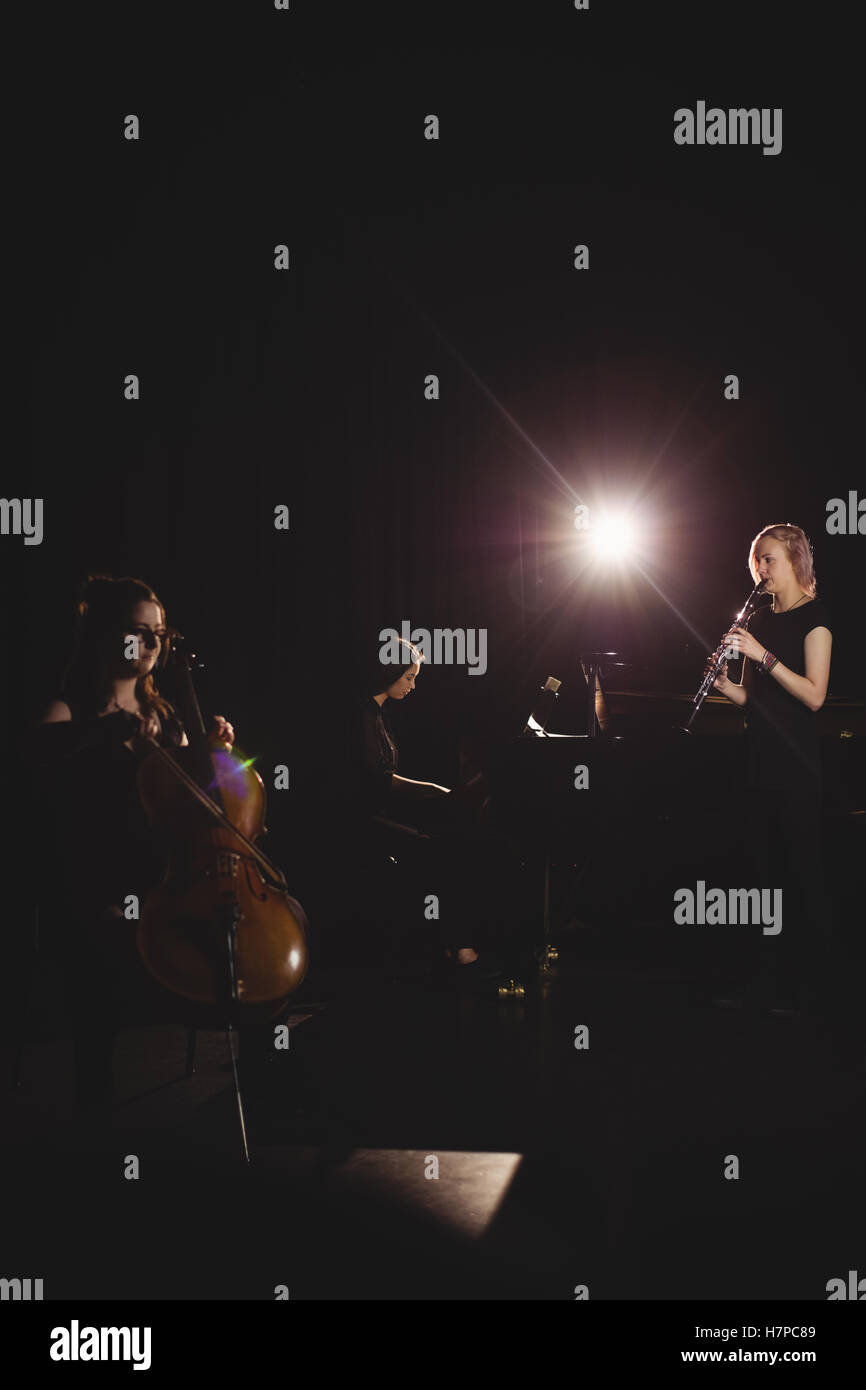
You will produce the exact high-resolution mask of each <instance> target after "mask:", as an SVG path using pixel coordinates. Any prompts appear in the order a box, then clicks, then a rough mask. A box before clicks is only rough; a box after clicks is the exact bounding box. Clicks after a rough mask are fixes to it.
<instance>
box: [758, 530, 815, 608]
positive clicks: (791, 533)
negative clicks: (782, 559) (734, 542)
mask: <svg viewBox="0 0 866 1390" xmlns="http://www.w3.org/2000/svg"><path fill="white" fill-rule="evenodd" d="M767 536H769V537H770V538H771V540H774V541H781V542H782V545H783V546H784V547H785V554H786V555H787V557H788V560H789V562H790V565H791V568H792V569H793V571H794V578H795V579H796V581H797V583H798V584H799V586H800V588H801V589H805V591H806V593H807V594H808V595H809V597H810V598H814V597H815V591H816V589H817V587H818V584H817V580H816V578H815V565H814V563H813V560H812V546H811V545H810V543H809V537H808V536H807V535H806V532H805V531H804V530H803V529H802V528H801V527H799V526H791V525H783V524H782V523H779V524H777V525H775V526H765V527H764V529H763V531H759V532H758V534H757V536H756V537H755V539H754V540H753V541H752V548H751V550H750V551H749V571H750V573H751V575H752V578H753V579H754V581H755V583H756V584H757V583H758V565H757V561H756V558H755V557H756V555H757V551H758V546H759V545H760V543H761V541H762V540H764V539H765V538H766V537H767Z"/></svg>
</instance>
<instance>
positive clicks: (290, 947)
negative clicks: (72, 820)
mask: <svg viewBox="0 0 866 1390" xmlns="http://www.w3.org/2000/svg"><path fill="white" fill-rule="evenodd" d="M172 637H173V641H172V653H173V661H174V665H175V670H176V676H177V683H178V707H179V709H180V713H181V716H182V718H183V721H184V724H185V726H186V729H187V736H188V739H189V746H188V747H186V748H173V749H170V750H169V749H166V748H163V747H161V746H160V745H159V744H158V743H156V742H155V740H152V739H149V740H148V743H149V744H150V748H149V750H148V753H147V756H145V757H144V758H143V759H142V762H141V765H140V767H139V771H138V791H139V795H140V798H141V802H142V805H143V807H144V810H145V813H146V815H147V817H148V819H149V821H150V823H151V825H152V826H153V827H154V829H155V830H156V831H157V832H159V833H160V835H161V836H162V838H164V839H166V840H167V841H168V860H167V866H166V870H165V874H164V877H163V879H162V882H161V883H160V884H158V885H157V887H156V888H155V889H153V890H152V891H151V892H150V893H149V894H148V895H147V897H146V898H145V900H144V902H143V904H142V910H141V917H140V919H139V923H138V928H137V934H136V941H137V946H138V952H139V955H140V956H141V959H142V962H143V964H144V966H145V968H146V969H147V970H148V972H149V973H150V974H151V975H152V976H153V977H154V978H155V979H156V980H157V981H158V983H159V984H161V985H162V986H163V987H164V988H166V989H168V990H169V991H170V992H171V993H173V994H175V995H180V996H181V997H182V998H184V999H187V1000H190V1001H192V1002H194V1003H195V1004H199V1005H201V1004H204V1005H216V1006H219V1007H220V1011H221V1014H222V1015H223V1017H224V1018H226V1019H227V1020H228V1021H229V1022H231V1021H232V1020H237V1019H239V1018H241V1017H242V1016H244V1015H246V1016H247V1017H249V1016H250V1010H252V1011H253V1012H259V1013H260V1012H261V1011H262V1009H264V1011H265V1012H266V1013H270V1014H273V1013H274V1012H276V1011H277V1010H278V1009H279V1008H280V1007H281V1006H282V1005H283V1004H284V1002H285V1000H286V999H287V998H288V996H289V995H290V994H292V993H293V992H294V990H296V989H297V988H298V986H299V985H300V984H301V982H302V980H303V979H304V976H305V974H306V972H307V966H308V952H307V939H306V930H305V920H306V919H305V916H304V912H303V909H302V908H301V906H300V904H299V903H298V902H297V901H296V900H295V899H294V898H292V897H291V896H290V895H289V891H288V884H287V882H286V879H285V876H284V874H283V872H282V870H281V869H279V868H278V867H277V866H276V865H275V864H274V863H273V862H272V861H271V860H270V859H269V858H268V856H267V855H265V854H264V853H263V852H262V851H261V850H260V849H259V848H258V846H257V845H256V844H255V840H256V839H257V838H258V837H259V836H260V835H261V834H263V833H264V832H265V824H264V814H265V788H264V783H263V782H262V779H261V777H260V776H259V774H258V773H257V772H256V771H255V769H254V768H253V767H252V765H251V763H250V762H249V761H248V760H245V759H244V758H243V757H242V756H241V755H240V753H239V751H237V750H235V749H233V748H232V746H231V745H230V744H228V743H226V742H217V741H214V740H210V741H209V740H208V737H207V734H206V730H205V725H204V721H203V720H202V716H201V710H200V708H199V704H198V699H197V697H196V692H195V687H194V685H193V681H192V666H193V663H194V661H195V656H194V654H193V653H191V652H189V651H188V649H187V648H186V646H185V644H184V639H183V637H182V636H181V634H180V633H173V634H172ZM254 1006H260V1008H259V1009H258V1010H256V1009H255V1007H254Z"/></svg>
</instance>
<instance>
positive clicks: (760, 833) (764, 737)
mask: <svg viewBox="0 0 866 1390" xmlns="http://www.w3.org/2000/svg"><path fill="white" fill-rule="evenodd" d="M817 627H825V628H827V629H828V631H830V632H832V619H831V617H830V614H829V613H828V611H827V608H826V605H825V604H823V603H822V602H820V601H819V600H817V599H812V600H810V602H808V603H804V604H801V605H799V606H798V607H796V608H791V609H788V611H787V612H785V613H774V612H773V611H772V609H769V608H765V609H760V610H759V611H758V612H757V613H756V614H755V616H754V618H753V619H752V621H751V622H750V624H749V631H750V632H751V633H752V635H753V636H754V637H755V638H756V640H757V641H758V642H760V644H761V646H762V647H766V648H768V649H769V650H770V651H771V652H772V653H773V655H774V656H777V657H778V658H779V661H780V662H781V663H782V665H784V666H787V667H788V669H789V670H790V671H794V672H795V673H796V674H797V675H799V676H804V675H805V674H806V668H805V656H804V642H805V640H806V637H807V635H808V634H809V633H810V632H812V631H813V630H814V629H815V628H817ZM747 660H749V658H747ZM759 664H760V663H757V662H752V663H751V666H752V669H751V670H750V672H749V684H748V699H747V702H746V704H745V706H744V723H745V729H746V738H747V741H748V760H747V781H746V808H745V816H744V824H745V826H746V828H747V833H748V844H749V851H750V855H749V859H750V863H751V873H752V875H753V881H752V882H753V886H757V887H760V888H766V889H769V890H771V891H772V890H774V889H776V888H781V890H782V930H781V931H780V932H779V933H778V935H776V936H772V935H766V936H764V935H763V934H762V938H761V951H760V956H761V963H762V967H763V970H764V973H765V975H766V976H767V977H768V979H769V983H770V987H771V990H772V991H773V992H775V993H776V994H777V995H782V996H784V997H785V998H791V997H794V999H795V1000H796V998H797V996H798V995H802V993H803V988H804V986H805V985H806V984H807V983H808V982H810V981H814V980H815V979H816V978H818V977H820V975H821V973H822V971H823V969H824V967H825V965H826V963H827V951H828V944H829V940H828V934H829V926H828V920H827V912H826V907H825V902H824V889H823V871H822V853H821V797H822V792H821V759H820V743H819V738H818V724H817V717H816V714H815V712H814V711H813V710H810V709H809V708H808V707H807V706H806V705H804V704H803V703H802V701H800V700H797V699H795V698H794V696H793V695H790V694H789V693H788V691H786V690H785V689H784V688H783V687H782V686H781V685H780V684H779V681H778V680H777V679H776V678H775V677H774V676H773V674H772V673H769V674H768V673H766V672H763V671H760V670H758V669H757V668H758V666H759Z"/></svg>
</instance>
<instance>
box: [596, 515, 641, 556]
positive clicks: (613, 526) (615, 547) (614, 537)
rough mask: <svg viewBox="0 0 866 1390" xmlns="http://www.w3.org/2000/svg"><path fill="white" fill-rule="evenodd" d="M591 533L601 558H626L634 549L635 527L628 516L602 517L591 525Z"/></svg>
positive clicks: (597, 554)
mask: <svg viewBox="0 0 866 1390" xmlns="http://www.w3.org/2000/svg"><path fill="white" fill-rule="evenodd" d="M589 534H590V539H591V541H592V547H593V550H594V551H595V554H596V556H597V557H598V558H599V559H600V560H607V561H616V560H625V559H627V558H628V557H629V556H630V555H631V554H632V552H633V551H634V548H635V528H634V524H633V523H632V522H631V521H630V520H629V518H628V517H627V516H608V517H602V519H601V520H600V521H598V522H597V523H595V524H594V525H592V526H590V528H589Z"/></svg>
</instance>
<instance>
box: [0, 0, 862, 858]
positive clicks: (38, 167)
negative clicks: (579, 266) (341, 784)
mask: <svg viewBox="0 0 866 1390" xmlns="http://www.w3.org/2000/svg"><path fill="white" fill-rule="evenodd" d="M409 10H410V7H407V6H403V7H400V8H397V9H393V10H388V9H387V8H383V7H380V6H377V7H374V8H371V9H368V8H366V7H359V6H345V7H343V6H339V7H335V6H329V5H326V4H316V5H312V4H308V5H305V4H303V3H299V0H293V4H292V9H291V11H290V12H289V13H287V14H286V13H277V12H275V11H274V10H273V9H272V7H270V6H268V5H265V4H260V5H250V6H246V7H243V8H238V7H232V8H229V9H227V10H225V11H222V10H220V9H219V8H214V7H211V6H208V7H205V8H204V9H201V7H198V6H190V7H187V8H184V7H180V8H179V9H178V8H177V7H175V9H174V10H165V11H163V10H161V9H159V8H158V7H157V8H154V7H148V10H147V13H146V14H142V13H139V12H137V11H136V12H133V11H129V12H126V11H125V10H120V9H115V10H114V11H111V12H106V14H107V17H106V18H105V19H102V18H98V17H97V16H96V15H95V14H94V13H92V12H91V13H90V14H88V15H87V16H84V17H82V16H80V15H77V16H74V17H73V16H70V15H69V14H68V13H65V14H61V13H60V12H59V11H58V13H57V14H56V15H55V14H53V13H52V12H51V11H50V10H49V11H48V12H47V13H45V14H44V15H43V17H42V19H40V21H39V29H38V32H36V31H35V29H34V30H31V31H30V32H28V33H26V34H25V33H24V32H23V31H22V32H21V35H20V39H19V40H18V42H17V46H16V45H13V53H14V55H15V56H14V66H16V67H17V69H18V72H19V77H20V81H19V84H18V88H17V92H16V103H15V119H14V124H13V126H12V127H11V134H12V140H11V142H10V143H11V152H10V158H9V162H8V164H7V189H8V191H9V193H10V194H11V197H10V201H9V206H10V208H11V209H12V211H13V213H14V222H15V225H16V227H17V229H18V231H19V232H20V245H19V246H18V248H17V251H16V260H15V263H14V278H15V280H16V281H17V282H18V285H19V287H20V288H21V289H22V290H23V292H24V293H23V312H22V314H21V316H20V320H18V321H15V323H14V330H13V331H14V346H15V349H16V355H17V356H18V359H19V361H20V362H21V363H22V364H23V366H24V369H25V375H26V378H27V380H26V383H25V386H24V388H23V390H22V394H21V396H20V399H18V401H17V402H15V401H13V403H12V412H13V414H14V415H15V416H23V417H24V420H25V423H26V427H27V437H28V439H27V446H26V451H24V452H20V453H19V452H17V450H16V451H13V452H10V454H8V455H7V460H6V467H5V469H4V486H3V491H4V494H5V495H7V496H41V497H43V498H44V505H45V536H44V541H43V543H42V545H41V546H39V547H25V546H24V545H23V543H22V540H21V539H20V538H16V537H3V538H2V540H0V558H2V563H3V567H4V580H5V590H4V591H5V593H6V603H5V605H4V607H5V612H4V619H5V622H6V624H7V636H6V642H5V650H6V651H7V652H8V653H10V655H11V660H10V661H9V662H8V663H7V665H6V676H5V691H4V694H5V698H6V700H7V704H8V713H7V716H6V717H7V727H9V726H11V727H13V728H15V729H16V730H19V729H21V728H23V727H24V726H25V725H26V721H27V720H28V719H29V718H30V717H31V716H32V713H33V711H34V709H35V708H37V707H38V704H39V701H40V700H41V699H42V698H43V697H47V696H50V695H51V694H53V693H54V692H55V690H56V687H57V680H58V677H59V672H60V670H61V668H62V665H63V660H64V658H65V656H66V653H67V650H68V644H69V637H70V620H71V613H72V610H73V607H74V602H75V588H76V584H77V583H78V582H79V581H80V580H81V579H82V578H83V577H84V576H85V575H86V574H87V572H88V571H96V572H99V571H108V572H110V573H114V574H133V575H136V576H140V577H142V578H144V579H145V580H146V581H147V582H149V583H150V584H151V585H152V586H153V587H154V589H155V590H156V592H157V593H158V594H159V595H160V597H161V598H162V600H163V602H164V603H165V604H166V607H167V611H168V617H169V621H170V622H173V623H175V624H177V625H178V626H179V627H181V628H182V629H183V630H184V631H185V632H186V633H187V635H188V636H189V637H190V638H191V640H192V641H193V644H194V645H195V647H196V648H197V649H198V651H199V653H200V655H201V657H202V659H203V660H204V661H205V663H206V668H205V670H203V671H202V672H201V674H200V691H201V698H202V704H203V706H204V707H205V708H206V710H208V711H211V712H214V711H217V712H220V713H223V714H227V715H228V716H229V717H230V718H231V719H232V720H233V722H234V724H235V727H236V730H237V734H238V739H239V741H240V743H241V744H242V745H243V746H244V748H245V749H246V750H247V751H248V752H249V753H251V754H253V755H255V756H257V757H258V759H259V763H258V765H259V766H260V767H261V768H262V770H263V772H264V773H265V777H266V781H267V780H268V770H269V769H270V768H271V767H272V766H273V764H275V763H286V764H287V765H288V766H289V767H290V769H291V775H292V792H291V793H289V794H284V798H285V799H284V800H283V801H282V802H280V797H279V795H278V794H277V793H272V795H271V802H272V809H271V820H272V824H274V825H275V826H276V828H277V831H278V833H282V831H285V832H286V834H288V832H289V829H290V825H291V823H292V820H293V818H294V817H295V816H298V815H302V814H303V806H304V800H305V796H306V794H307V792H308V791H309V789H310V788H311V787H312V786H313V785H314V783H315V781H316V778H317V777H318V775H319V773H320V770H321V767H322V765H323V763H324V762H325V761H326V760H327V757H328V753H329V750H330V749H331V748H332V747H333V746H335V730H336V729H338V727H339V723H340V719H341V711H342V709H343V707H344V703H345V700H346V698H347V696H348V693H349V692H350V691H351V689H352V688H353V683H354V679H353V678H354V673H355V672H356V671H357V669H358V662H359V659H360V658H361V655H362V654H363V653H365V652H367V653H369V651H370V649H371V647H375V646H376V645H378V640H377V639H378V631H379V629H380V627H383V626H391V625H393V626H395V627H398V628H399V626H400V624H401V622H402V621H403V620H404V619H408V620H409V621H410V622H411V623H412V625H413V626H422V627H426V628H431V629H432V628H434V627H436V626H441V627H452V628H471V627H475V628H486V629H487V631H488V672H487V674H486V676H484V677H483V678H479V677H470V676H469V675H468V673H467V671H466V669H464V668H449V667H445V666H440V667H431V668H430V669H429V670H427V671H425V672H423V674H422V677H421V679H420V681H419V689H418V691H417V693H416V695H415V696H414V697H413V699H412V701H411V702H410V703H409V704H408V705H407V706H406V707H401V708H400V709H398V710H396V711H395V725H396V727H397V730H398V736H399V740H400V745H401V749H402V751H403V755H404V759H403V763H402V767H403V770H404V771H406V772H408V773H409V775H416V776H422V777H433V778H435V779H437V780H441V781H445V782H450V781H451V780H453V778H454V776H455V773H456V764H455V749H456V738H457V734H458V733H459V732H461V731H463V730H465V729H484V730H485V731H487V732H488V733H492V734H493V735H494V736H496V737H499V736H501V737H502V738H507V737H510V736H511V735H512V734H513V732H515V730H516V728H518V727H519V726H520V724H521V723H522V722H523V719H524V718H525V715H526V713H527V711H528V708H529V705H530V703H531V699H532V692H533V690H534V689H535V688H536V687H537V686H538V685H539V684H540V683H541V682H542V681H543V680H544V678H545V677H546V676H547V675H550V674H555V675H557V676H558V677H560V678H561V679H562V680H563V681H564V682H565V685H564V688H563V694H562V699H561V701H560V707H559V711H558V717H559V719H560V726H561V727H562V728H568V729H572V730H580V729H582V728H583V727H584V725H583V723H582V720H583V684H582V678H581V676H580V673H579V665H578V656H579V653H580V652H581V651H582V650H586V649H587V648H593V647H598V646H601V647H604V648H606V649H610V648H618V649H620V650H622V651H623V652H624V653H625V654H626V655H627V656H629V657H630V658H631V659H632V660H633V661H634V662H635V670H636V675H635V677H634V681H635V683H637V684H639V685H643V687H645V688H650V689H664V688H667V689H670V690H675V691H680V692H687V693H691V691H692V690H693V689H694V688H696V686H697V684H698V681H699V679H700V674H701V669H702V664H703V651H702V650H701V639H703V642H704V643H705V644H706V649H709V648H711V647H712V646H714V645H715V643H716V641H717V640H718V638H719V636H720V635H721V633H722V632H723V630H724V627H725V625H726V624H727V622H728V620H729V618H730V617H731V616H732V615H733V613H734V612H735V611H736V610H737V609H738V608H739V607H740V606H741V604H742V602H743V601H744V600H745V598H746V596H747V594H748V592H749V591H750V590H751V588H752V581H751V578H750V576H749V574H748V573H747V569H746V559H747V554H748V548H749V544H750V542H751V540H752V537H753V536H754V535H755V534H756V532H757V531H758V530H759V529H760V528H761V527H762V526H764V525H766V524H769V523H773V522H778V521H794V522H797V523H798V524H800V525H802V526H803V527H804V528H805V530H806V531H807V533H808V534H809V535H810V537H811V538H812V540H813V543H814V549H815V559H816V568H817V573H818V579H819V594H820V595H821V597H823V598H826V599H827V600H828V602H829V603H830V604H831V606H832V610H833V614H834V638H835V644H834V654H833V670H832V676H831V693H832V694H834V695H846V696H851V697H855V698H856V697H859V698H862V694H863V689H864V685H866V681H864V662H863V656H862V637H861V635H860V634H861V630H862V624H861V623H860V621H859V615H860V611H861V608H862V599H863V578H862V576H863V557H864V545H866V539H864V538H863V537H861V536H842V537H830V536H828V535H827V534H826V530H825V519H826V504H827V501H828V499H829V498H831V497H836V496H842V497H847V494H848V490H849V489H851V488H857V487H858V485H859V487H860V491H861V495H862V492H863V490H864V470H863V468H862V464H861V462H860V458H861V445H862V441H861V437H860V424H861V414H862V388H861V384H860V383H861V380H862V370H861V368H862V334H861V332H860V321H859V319H860V315H859V306H860V293H859V291H860V281H861V277H860V258H861V255H862V233H863V218H862V179H861V177H860V175H859V169H860V164H861V155H862V151H861V148H860V140H861V133H862V122H861V120H860V109H859V96H858V93H859V83H857V82H855V81H854V80H853V78H854V70H853V69H854V66H855V64H854V57H853V55H852V57H851V59H849V58H848V57H847V53H848V51H849V49H851V48H852V40H851V36H850V35H846V33H845V31H844V29H843V28H841V27H838V28H836V27H834V22H833V21H832V20H828V19H826V18H822V20H821V23H820V25H818V26H817V27H816V26H815V25H814V24H813V23H812V22H811V21H808V22H801V20H800V19H798V17H797V16H796V15H792V13H791V12H790V9H789V7H787V6H782V5H772V6H764V7H755V6H746V5H726V6H724V7H713V8H712V9H704V7H695V6H692V7H672V6H668V5H641V6H638V5H633V6H621V5H613V4H601V3H593V4H592V7H591V9H590V11H588V12H586V13H577V12H575V11H574V10H573V8H572V7H570V5H569V4H567V3H564V2H563V3H560V4H543V5H534V6H526V7H523V8H521V7H515V8H514V9H513V10H511V11H509V10H508V9H507V8H504V7H502V6H499V5H496V6H487V5H476V6H472V7H470V9H469V10H465V9H464V10H460V9H459V8H451V7H449V6H447V5H444V6H440V5H437V6H435V7H433V8H431V9H430V10H429V11H428V10H426V9H423V8H421V9H417V10H413V13H412V15H411V18H410V13H409ZM807 13H809V14H811V11H810V12H807ZM813 18H814V16H813ZM699 99H703V100H706V101H707V103H708V105H714V104H717V105H720V106H722V107H725V108H727V107H733V106H741V105H743V106H757V107H759V108H760V107H776V106H781V107H782V108H783V110H784V123H783V149H782V152H781V154H779V155H778V156H775V157H771V156H765V155H763V153H762V151H761V149H760V147H731V148H727V147H715V148H708V147H705V148H682V147H679V146H676V145H675V144H674V141H673V113H674V111H675V109H676V108H677V107H679V106H682V105H685V106H689V107H691V108H694V106H695V104H696V102H697V101H698V100H699ZM131 112H134V113H136V114H137V115H138V116H139V118H140V120H141V139H140V140H139V141H138V142H137V143H130V142H128V141H126V140H124V138H123V118H124V116H125V115H126V114H128V113H131ZM428 113H436V114H437V115H438V116H439V119H440V123H441V132H440V139H439V141H438V142H431V141H427V140H425V139H424V138H423V129H424V117H425V116H426V115H427V114H428ZM282 242H285V243H287V244H288V246H289V248H290V255H291V269H290V270H289V271H287V272H277V271H275V270H274V269H273V247H274V246H275V244H277V243H282ZM577 243H586V244H588V246H589V250H590V269H589V271H587V272H578V271H576V270H574V269H573V264H572V262H573V250H572V248H573V247H574V246H575V244H577ZM130 372H134V373H136V374H138V375H139V377H140V379H141V391H142V398H141V400H139V401H138V402H126V401H125V400H124V399H123V378H124V376H125V375H126V374H127V373H130ZM430 372H435V373H437V374H438V376H439V378H440V390H441V398H440V399H439V400H438V401H436V402H428V401H426V400H425V399H424V394H423V383H424V377H425V376H426V375H427V374H428V373H430ZM731 372H734V373H736V374H737V375H738V376H739V380H740V392H741V398H740V400H739V401H736V402H732V401H727V400H725V399H724V396H723V380H724V377H725V376H726V375H727V374H728V373H731ZM577 501H585V502H587V503H589V504H590V506H593V505H595V506H598V505H600V504H601V503H602V502H604V501H607V502H608V503H609V504H611V505H618V504H620V503H629V502H630V503H632V505H633V506H634V507H636V508H637V514H638V518H639V521H640V524H641V529H642V539H643V540H644V542H645V544H646V546H647V548H648V552H649V558H648V559H647V561H646V569H647V571H648V572H649V574H650V575H651V576H652V578H653V579H654V581H655V583H656V584H657V585H658V586H659V589H661V590H663V591H664V595H665V596H666V598H665V597H664V596H662V595H661V594H660V593H659V592H658V591H657V589H655V588H654V587H653V585H652V584H651V583H649V582H648V581H647V580H646V579H645V578H642V577H641V576H640V575H636V574H635V572H634V571H631V572H628V573H626V574H625V575H624V576H621V577H619V578H617V577H616V576H610V577H605V576H604V575H603V574H601V573H595V574H593V575H587V574H586V573H583V574H582V573H581V570H580V567H579V565H578V563H577V549H578V545H579V538H578V537H577V533H576V532H575V531H574V529H573V524H572V514H573V508H574V505H575V503H576V502H577ZM279 503H285V504H286V505H288V506H289V507H290V510H291V529H290V531H289V532H288V533H285V532H277V531H275V530H274V529H273V524H272V517H273V508H274V506H275V505H277V504H279ZM275 803H277V804H275ZM284 858H290V853H289V847H288V844H286V845H285V846H284Z"/></svg>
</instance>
